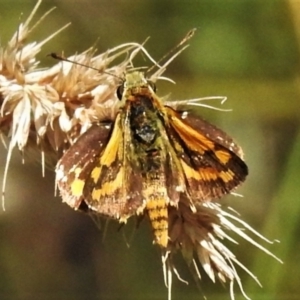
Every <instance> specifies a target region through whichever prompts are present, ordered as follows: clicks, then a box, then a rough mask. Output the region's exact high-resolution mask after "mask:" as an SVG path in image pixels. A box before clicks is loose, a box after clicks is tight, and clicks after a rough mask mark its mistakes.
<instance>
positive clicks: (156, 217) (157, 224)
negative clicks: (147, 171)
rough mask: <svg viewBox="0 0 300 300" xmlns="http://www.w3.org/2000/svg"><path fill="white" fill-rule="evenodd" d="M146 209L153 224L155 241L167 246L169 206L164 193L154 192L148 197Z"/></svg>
mask: <svg viewBox="0 0 300 300" xmlns="http://www.w3.org/2000/svg"><path fill="white" fill-rule="evenodd" d="M146 210H147V213H148V216H149V220H150V223H151V226H152V230H153V234H154V237H155V243H156V244H158V245H160V246H161V247H164V248H166V247H167V245H168V207H167V202H166V198H165V197H164V196H163V195H155V194H152V196H150V198H148V199H147V205H146Z"/></svg>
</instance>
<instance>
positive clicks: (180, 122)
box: [167, 108, 248, 202]
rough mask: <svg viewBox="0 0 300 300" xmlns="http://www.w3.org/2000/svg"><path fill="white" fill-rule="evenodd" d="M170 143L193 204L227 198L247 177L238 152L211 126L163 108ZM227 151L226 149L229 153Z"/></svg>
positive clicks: (230, 142) (229, 141)
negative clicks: (166, 118)
mask: <svg viewBox="0 0 300 300" xmlns="http://www.w3.org/2000/svg"><path fill="white" fill-rule="evenodd" d="M167 114H168V119H169V122H170V130H169V131H168V132H169V134H170V140H171V141H172V145H173V147H174V149H176V152H177V156H178V158H179V159H180V162H181V165H182V168H183V173H184V174H185V178H186V190H187V193H188V195H190V197H191V198H192V200H193V202H197V201H207V200H212V199H215V198H220V197H222V196H223V195H224V194H228V193H229V192H230V191H231V190H233V189H234V188H235V187H236V186H238V185H239V184H240V183H241V182H242V181H244V179H245V177H246V175H247V174H248V169H247V166H246V164H245V163H244V161H243V160H242V159H241V158H240V156H239V155H241V150H240V148H239V147H238V146H237V145H236V144H235V143H234V142H233V141H232V140H231V139H229V138H228V137H227V135H225V134H224V133H223V132H222V131H221V130H219V129H217V128H216V127H215V126H213V125H210V124H209V123H207V122H205V121H203V120H201V119H199V118H197V117H194V116H192V115H186V114H185V113H184V114H182V113H178V112H176V111H174V110H173V109H171V108H167ZM229 148H230V149H229Z"/></svg>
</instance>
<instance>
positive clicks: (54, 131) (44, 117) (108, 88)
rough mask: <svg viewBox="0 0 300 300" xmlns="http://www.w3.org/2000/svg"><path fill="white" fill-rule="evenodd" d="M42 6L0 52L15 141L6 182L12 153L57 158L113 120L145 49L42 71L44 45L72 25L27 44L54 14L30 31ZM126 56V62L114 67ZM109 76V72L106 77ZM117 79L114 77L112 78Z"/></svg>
mask: <svg viewBox="0 0 300 300" xmlns="http://www.w3.org/2000/svg"><path fill="white" fill-rule="evenodd" d="M40 3H41V1H38V3H37V4H36V6H35V7H34V9H33V11H32V13H31V14H30V16H29V17H28V19H27V20H26V21H25V22H24V23H23V24H20V25H19V28H18V30H17V32H16V33H15V34H14V35H13V37H12V38H11V40H10V41H9V42H8V44H7V46H6V47H1V49H0V106H1V111H0V134H1V138H2V141H3V142H4V138H3V136H6V137H8V138H9V144H8V154H7V162H6V167H5V175H4V180H3V189H2V192H3V194H4V190H5V185H6V177H7V171H8V166H9V162H10V159H11V154H12V151H13V149H14V148H15V147H18V149H19V150H20V151H21V152H24V151H25V150H29V149H33V150H34V151H36V150H38V151H40V152H41V153H42V162H43V163H42V165H43V167H44V164H45V163H44V153H45V152H46V153H47V154H50V155H51V154H54V156H55V157H59V155H60V154H61V153H62V152H63V151H64V149H66V148H68V147H69V145H70V144H72V143H73V142H74V140H75V139H76V138H77V137H78V136H79V135H80V134H81V133H82V132H84V131H85V130H86V129H87V128H88V127H89V126H90V125H91V123H92V122H96V121H98V120H103V119H113V116H114V115H115V113H116V112H115V103H116V102H117V98H116V96H115V91H116V87H117V86H118V85H119V84H120V80H119V79H118V76H121V75H122V74H123V73H124V72H125V70H126V68H127V67H128V66H130V65H131V61H132V59H133V57H134V55H135V54H136V53H137V51H134V50H139V48H140V47H141V46H140V45H139V44H137V43H127V44H122V45H120V46H117V47H115V48H112V49H110V50H107V51H106V52H105V53H102V54H99V55H95V52H96V49H94V48H90V49H88V50H87V51H85V52H83V53H81V54H77V55H74V56H71V57H69V59H70V60H73V61H75V62H79V63H81V64H84V65H87V66H91V67H92V68H94V69H92V68H87V67H84V66H79V65H75V64H72V63H68V62H59V63H57V64H55V65H54V66H53V67H51V68H49V69H37V66H38V64H39V62H38V61H37V60H36V55H37V54H38V53H39V52H40V51H41V49H42V46H43V45H44V44H45V43H46V42H48V41H49V40H50V39H52V38H53V37H54V36H55V35H57V34H58V33H59V32H61V31H62V30H63V29H65V28H66V27H67V26H68V25H69V24H67V25H66V26H64V27H63V28H61V29H59V30H58V31H56V32H54V33H53V34H51V35H50V36H49V37H47V38H45V39H44V40H43V41H41V42H32V43H27V42H26V40H27V38H28V36H29V34H30V33H31V32H32V30H33V29H34V28H35V27H36V26H37V25H39V24H40V22H41V21H42V20H43V19H44V18H45V17H46V16H47V15H48V14H49V13H50V12H51V11H52V10H51V11H48V12H47V13H45V14H44V15H43V16H42V17H41V18H40V19H39V21H38V22H37V23H36V24H35V25H33V26H32V27H30V23H31V21H32V18H33V16H34V14H35V13H36V11H37V9H38V7H39V5H40ZM121 55H124V57H125V58H124V59H123V61H122V62H121V63H118V64H117V65H115V66H109V65H110V64H111V63H112V62H113V61H114V60H115V59H116V58H118V57H120V56H121ZM103 71H105V72H103ZM110 74H112V75H110Z"/></svg>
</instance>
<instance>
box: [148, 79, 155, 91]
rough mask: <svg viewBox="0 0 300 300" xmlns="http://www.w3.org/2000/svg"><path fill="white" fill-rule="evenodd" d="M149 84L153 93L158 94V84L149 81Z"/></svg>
mask: <svg viewBox="0 0 300 300" xmlns="http://www.w3.org/2000/svg"><path fill="white" fill-rule="evenodd" d="M147 83H148V84H149V85H150V87H151V89H152V90H153V92H156V84H155V83H154V82H153V81H150V80H147Z"/></svg>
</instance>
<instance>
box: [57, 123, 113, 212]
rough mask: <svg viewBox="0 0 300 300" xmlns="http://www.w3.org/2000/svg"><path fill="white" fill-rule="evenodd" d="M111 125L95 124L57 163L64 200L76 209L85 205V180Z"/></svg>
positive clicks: (58, 184)
mask: <svg viewBox="0 0 300 300" xmlns="http://www.w3.org/2000/svg"><path fill="white" fill-rule="evenodd" d="M111 127H112V124H111V123H100V124H99V125H93V126H92V127H90V128H89V129H88V130H87V131H86V132H85V133H84V134H83V135H81V136H80V137H79V138H78V140H77V141H76V142H75V143H74V144H73V145H72V146H71V147H70V148H69V149H68V150H67V151H66V152H65V153H64V155H63V156H62V158H61V159H60V160H59V162H58V163H57V166H56V184H57V186H58V188H59V190H60V193H61V196H62V198H63V202H66V203H67V204H68V205H70V206H71V207H72V208H74V209H78V208H82V207H81V206H82V205H83V206H84V202H83V201H84V195H83V189H84V185H85V180H86V178H87V177H88V176H89V174H90V173H91V171H92V168H93V167H94V165H95V163H96V160H97V157H98V155H99V153H101V152H102V151H103V149H104V148H105V146H106V144H107V142H108V140H109V136H110V133H111Z"/></svg>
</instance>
